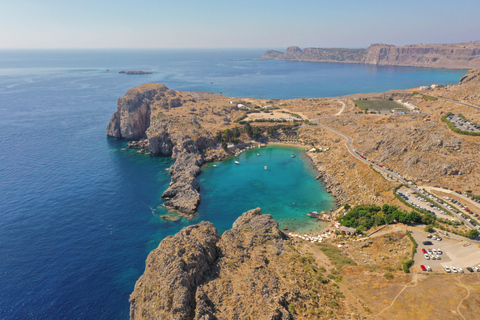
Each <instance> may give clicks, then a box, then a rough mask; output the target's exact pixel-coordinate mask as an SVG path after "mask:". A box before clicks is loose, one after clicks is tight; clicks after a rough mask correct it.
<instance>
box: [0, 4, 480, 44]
mask: <svg viewBox="0 0 480 320" xmlns="http://www.w3.org/2000/svg"><path fill="white" fill-rule="evenodd" d="M479 13H480V1H478V0H456V1H452V0H435V1H433V0H415V1H413V0H402V1H393V0H381V1H377V0H329V1H324V0H275V1H265V0H237V1H228V0H227V1H226V0H222V1H219V0H203V1H200V0H195V1H193V0H169V1H165V0H75V1H71V0H42V1H39V0H0V49H57V48H84V49H87V48H285V47H287V46H291V45H296V46H299V47H302V48H304V47H346V48H366V47H368V46H369V45H370V44H371V43H387V44H394V45H405V44H416V43H455V42H468V41H479V40H480V19H479Z"/></svg>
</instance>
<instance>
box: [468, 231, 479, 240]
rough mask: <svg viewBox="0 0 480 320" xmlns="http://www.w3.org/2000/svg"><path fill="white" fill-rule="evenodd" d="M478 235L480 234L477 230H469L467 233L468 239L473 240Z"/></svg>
mask: <svg viewBox="0 0 480 320" xmlns="http://www.w3.org/2000/svg"><path fill="white" fill-rule="evenodd" d="M479 234H480V232H478V231H477V230H475V229H473V230H470V231H469V232H468V233H467V237H468V238H470V239H475V238H476V237H477V236H478V235H479Z"/></svg>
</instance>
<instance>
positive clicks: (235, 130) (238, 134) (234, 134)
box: [233, 127, 241, 138]
mask: <svg viewBox="0 0 480 320" xmlns="http://www.w3.org/2000/svg"><path fill="white" fill-rule="evenodd" d="M233 136H234V137H235V138H239V137H240V136H241V132H240V129H238V127H235V128H233Z"/></svg>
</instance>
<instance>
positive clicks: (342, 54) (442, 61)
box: [261, 41, 480, 69]
mask: <svg viewBox="0 0 480 320" xmlns="http://www.w3.org/2000/svg"><path fill="white" fill-rule="evenodd" d="M261 59H277V60H293V61H310V62H341V63H363V64H373V65H388V66H410V67H429V68H449V69H472V68H480V41H476V42H463V43H454V44H413V45H406V46H400V47H397V46H394V45H388V44H372V45H370V46H369V47H368V48H367V49H345V48H305V49H303V50H302V49H300V48H299V47H295V46H292V47H288V48H287V50H286V51H285V52H280V51H276V50H268V51H266V52H265V53H264V54H263V56H262V57H261Z"/></svg>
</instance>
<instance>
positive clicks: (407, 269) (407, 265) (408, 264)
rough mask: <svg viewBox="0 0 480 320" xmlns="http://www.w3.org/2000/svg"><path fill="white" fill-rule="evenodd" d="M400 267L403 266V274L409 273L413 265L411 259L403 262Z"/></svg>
mask: <svg viewBox="0 0 480 320" xmlns="http://www.w3.org/2000/svg"><path fill="white" fill-rule="evenodd" d="M402 265H403V272H405V273H410V267H411V266H412V265H413V259H410V260H407V261H405V262H403V263H402Z"/></svg>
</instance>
